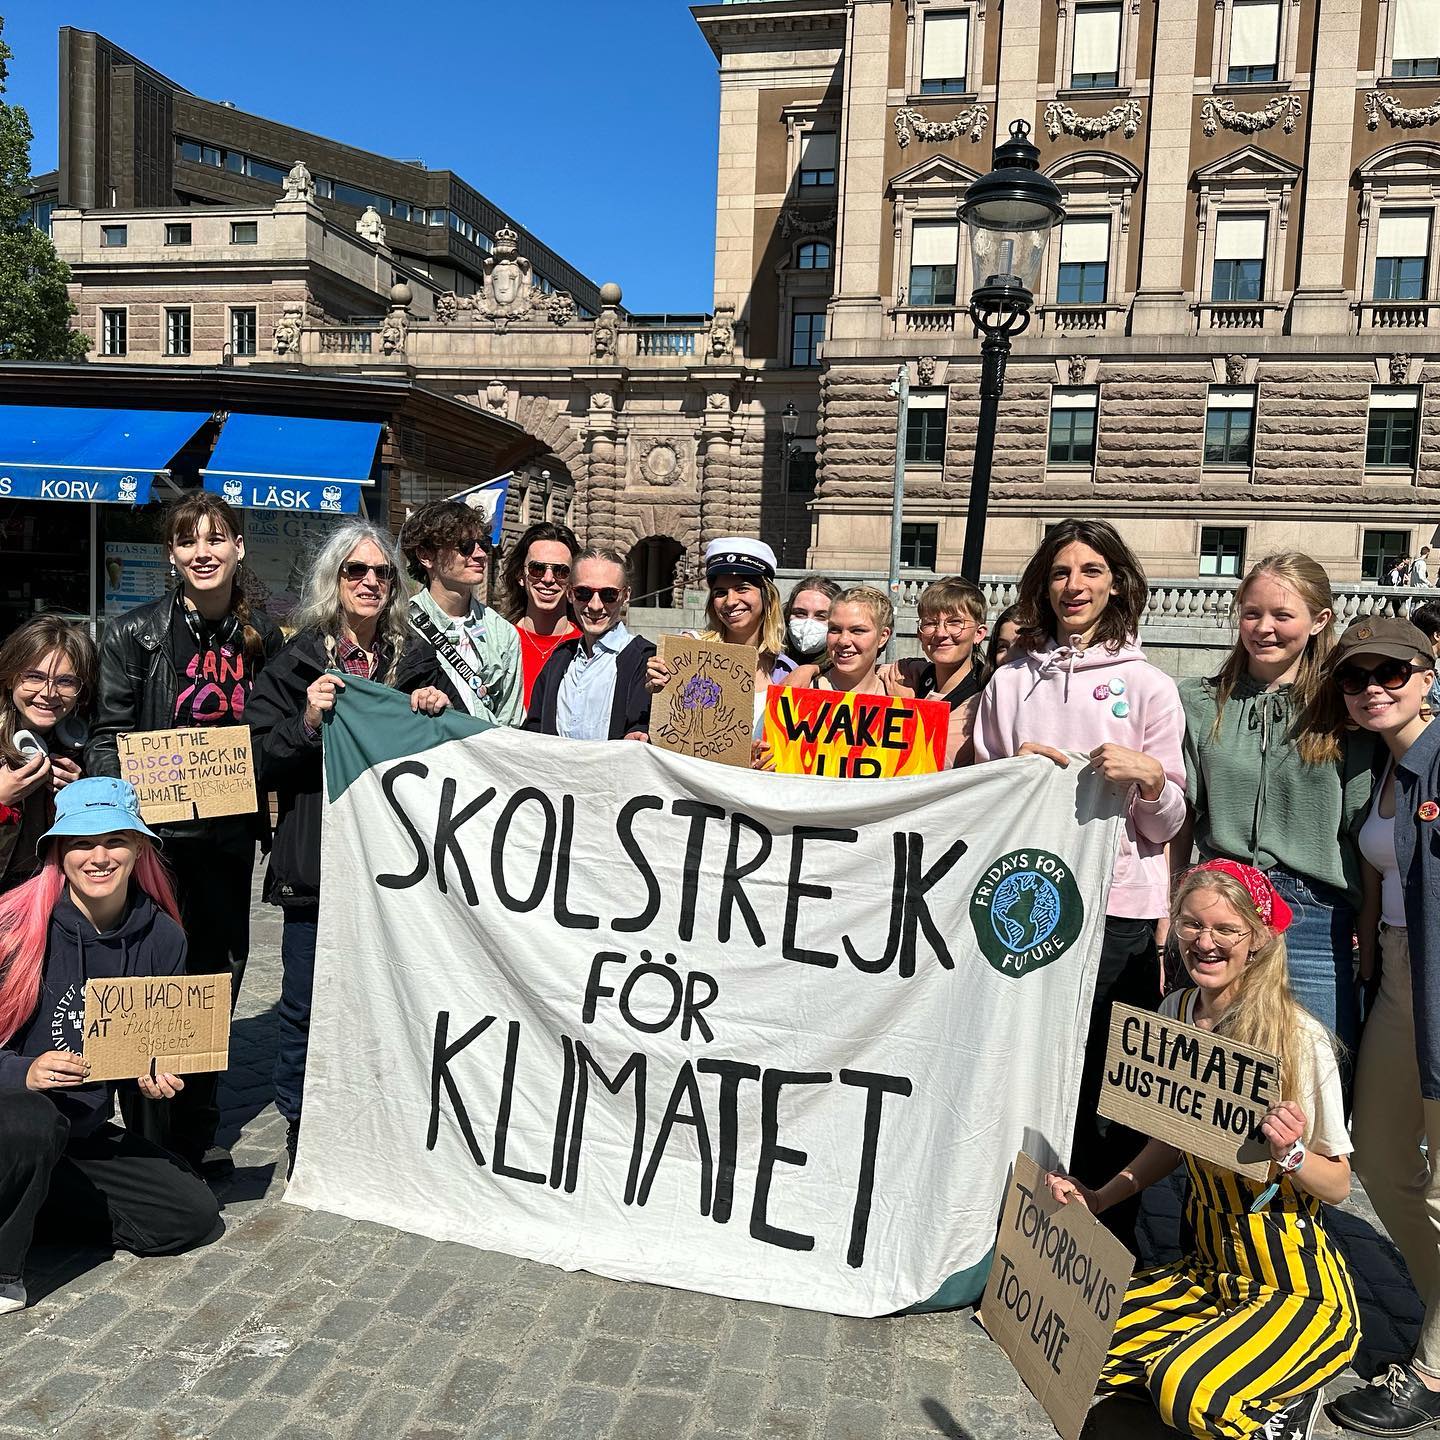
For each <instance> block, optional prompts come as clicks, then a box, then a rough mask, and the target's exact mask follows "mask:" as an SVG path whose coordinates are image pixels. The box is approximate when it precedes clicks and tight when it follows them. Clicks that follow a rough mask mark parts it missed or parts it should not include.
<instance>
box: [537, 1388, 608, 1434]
mask: <svg viewBox="0 0 1440 1440" xmlns="http://www.w3.org/2000/svg"><path fill="white" fill-rule="evenodd" d="M619 1410H620V1398H619V1396H617V1395H612V1394H611V1393H610V1392H609V1391H608V1390H592V1389H587V1388H586V1387H584V1386H580V1385H572V1386H571V1387H570V1388H569V1389H568V1390H565V1391H562V1392H561V1395H560V1399H559V1402H558V1403H557V1404H556V1406H555V1408H554V1410H553V1411H552V1412H551V1414H550V1417H549V1420H548V1431H549V1433H551V1434H554V1435H556V1436H564V1437H565V1440H605V1437H606V1436H608V1435H610V1434H611V1433H612V1431H611V1425H612V1424H613V1422H614V1420H615V1416H616V1414H617V1413H618V1412H619ZM617 1440H625V1437H623V1436H618V1437H617Z"/></svg>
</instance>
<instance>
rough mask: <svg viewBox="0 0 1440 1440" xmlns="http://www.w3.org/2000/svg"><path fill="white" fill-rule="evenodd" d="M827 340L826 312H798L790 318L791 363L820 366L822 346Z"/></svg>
mask: <svg viewBox="0 0 1440 1440" xmlns="http://www.w3.org/2000/svg"><path fill="white" fill-rule="evenodd" d="M824 339H825V312H824V311H823V310H797V311H796V312H795V314H794V315H793V316H791V318H790V363H791V364H792V365H805V366H810V365H818V364H819V363H820V345H821V342H822V341H823V340H824Z"/></svg>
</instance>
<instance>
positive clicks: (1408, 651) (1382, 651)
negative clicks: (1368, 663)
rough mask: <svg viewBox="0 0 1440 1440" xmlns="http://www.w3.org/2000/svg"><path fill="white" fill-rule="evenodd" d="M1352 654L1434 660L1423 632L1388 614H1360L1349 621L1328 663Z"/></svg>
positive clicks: (1392, 658)
mask: <svg viewBox="0 0 1440 1440" xmlns="http://www.w3.org/2000/svg"><path fill="white" fill-rule="evenodd" d="M1352 655H1381V656H1384V657H1385V658H1386V659H1391V660H1423V661H1424V662H1425V664H1426V665H1433V664H1434V663H1435V656H1434V652H1433V651H1432V650H1431V649H1430V642H1429V640H1427V639H1426V638H1425V632H1424V631H1423V630H1421V629H1420V628H1419V627H1418V626H1416V625H1412V624H1411V623H1410V622H1409V621H1408V620H1397V619H1395V618H1394V617H1393V616H1389V615H1361V616H1358V617H1357V618H1356V619H1354V620H1352V621H1351V622H1350V623H1349V624H1348V625H1347V626H1346V627H1345V633H1344V634H1343V635H1341V637H1340V639H1339V640H1338V641H1336V643H1335V649H1334V651H1333V652H1332V654H1331V657H1330V664H1331V666H1332V667H1333V666H1335V665H1338V664H1340V663H1341V662H1342V661H1344V660H1347V659H1349V657H1350V656H1352Z"/></svg>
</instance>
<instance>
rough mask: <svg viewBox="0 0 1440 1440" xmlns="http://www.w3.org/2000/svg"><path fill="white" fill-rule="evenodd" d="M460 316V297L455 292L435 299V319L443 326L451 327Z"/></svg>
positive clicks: (446, 292)
mask: <svg viewBox="0 0 1440 1440" xmlns="http://www.w3.org/2000/svg"><path fill="white" fill-rule="evenodd" d="M459 314H460V297H459V296H458V295H456V294H455V292H454V291H453V290H447V291H445V293H444V294H443V295H437V296H436V297H435V318H436V320H438V321H439V322H440V324H442V325H449V324H450V323H451V321H453V320H454V319H455V318H456V317H457V316H458V315H459Z"/></svg>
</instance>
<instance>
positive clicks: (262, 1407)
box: [213, 1400, 290, 1440]
mask: <svg viewBox="0 0 1440 1440" xmlns="http://www.w3.org/2000/svg"><path fill="white" fill-rule="evenodd" d="M289 1418H290V1407H289V1406H288V1405H286V1403H285V1402H284V1401H283V1400H247V1401H246V1402H245V1403H244V1404H243V1405H239V1406H237V1407H236V1408H235V1409H234V1410H232V1411H231V1412H230V1414H229V1415H228V1416H227V1417H226V1419H225V1420H224V1421H223V1422H222V1423H221V1425H220V1426H219V1427H218V1428H217V1429H215V1430H214V1432H213V1440H271V1437H272V1436H276V1435H279V1434H280V1433H281V1431H282V1430H283V1431H284V1432H285V1434H286V1440H290V1430H289V1427H288V1424H287V1422H288V1420H289Z"/></svg>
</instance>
